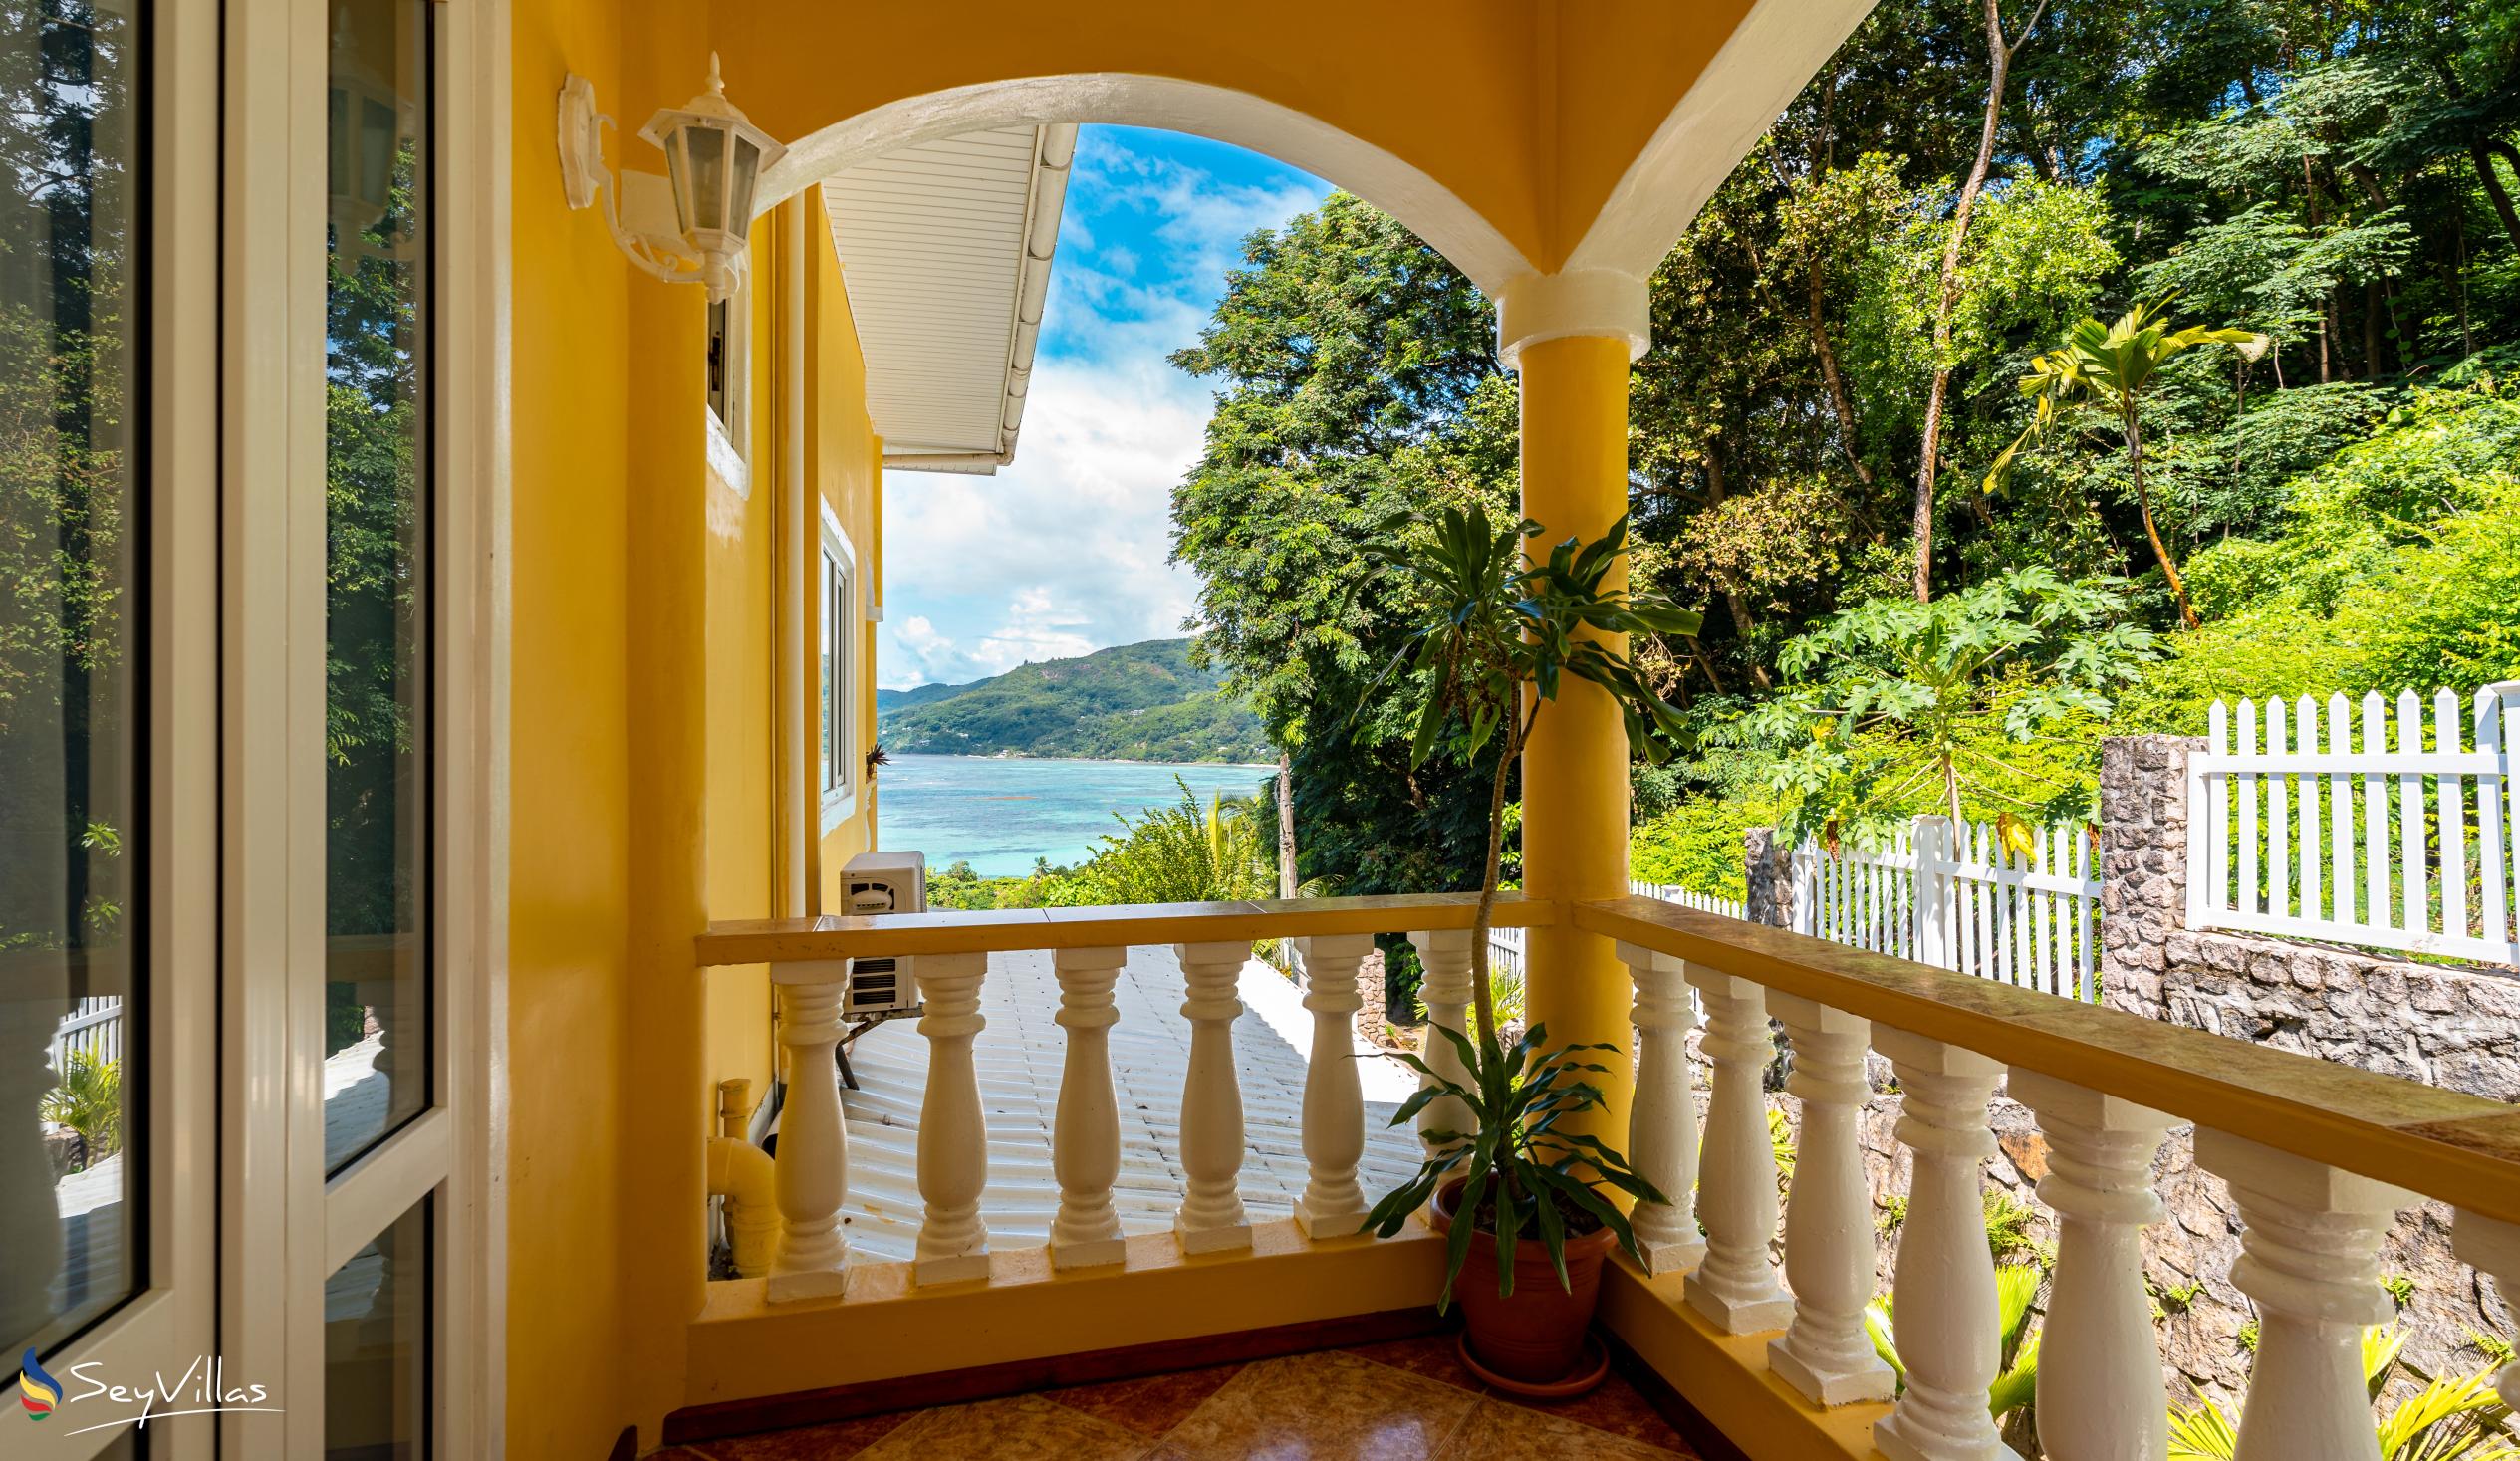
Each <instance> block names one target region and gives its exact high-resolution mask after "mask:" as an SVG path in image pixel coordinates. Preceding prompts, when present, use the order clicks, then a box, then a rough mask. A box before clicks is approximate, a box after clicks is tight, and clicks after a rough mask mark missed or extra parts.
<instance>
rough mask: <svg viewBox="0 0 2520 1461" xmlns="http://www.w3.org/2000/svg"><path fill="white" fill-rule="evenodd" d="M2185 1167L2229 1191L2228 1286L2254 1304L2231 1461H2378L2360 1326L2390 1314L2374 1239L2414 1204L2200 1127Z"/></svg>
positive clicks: (2394, 1191) (2386, 1189)
mask: <svg viewBox="0 0 2520 1461" xmlns="http://www.w3.org/2000/svg"><path fill="white" fill-rule="evenodd" d="M2196 1165H2198V1166H2200V1167H2203V1168H2204V1169H2205V1170H2207V1171H2209V1172H2212V1173H2214V1174H2215V1175H2217V1176H2219V1177H2221V1178H2222V1179H2223V1180H2224V1181H2225V1182H2227V1183H2229V1184H2230V1186H2231V1199H2232V1202H2233V1203H2234V1204H2235V1205H2236V1206H2238V1208H2239V1209H2240V1223H2241V1227H2240V1258H2239V1261H2238V1262H2236V1263H2234V1264H2232V1265H2231V1285H2232V1287H2233V1288H2236V1289H2238V1290H2239V1291H2240V1292H2241V1293H2243V1294H2246V1295H2248V1296H2249V1298H2251V1299H2252V1300H2254V1301H2256V1303H2257V1313H2258V1340H2257V1358H2256V1359H2255V1360H2254V1361H2253V1362H2252V1363H2251V1364H2250V1366H2249V1395H2248V1401H2247V1403H2246V1404H2245V1406H2244V1407H2243V1408H2242V1410H2241V1414H2240V1443H2239V1445H2238V1446H2237V1447H2236V1448H2235V1449H2234V1450H2233V1452H2232V1455H2233V1457H2234V1461H2300V1458H2303V1457H2318V1458H2319V1461H2350V1458H2354V1457H2362V1458H2364V1461H2378V1458H2379V1456H2380V1443H2379V1441H2378V1440H2377V1439H2375V1438H2374V1435H2373V1431H2372V1402H2371V1396H2370V1394H2369V1393H2368V1392H2367V1390H2366V1389H2365V1385H2364V1379H2363V1331H2364V1330H2365V1329H2366V1328H2367V1327H2369V1326H2372V1325H2376V1324H2384V1323H2387V1322H2388V1320H2389V1318H2390V1316H2391V1315H2392V1313H2394V1306H2393V1305H2392V1304H2391V1303H2390V1299H2389V1293H2388V1291H2387V1290H2385V1289H2383V1288H2381V1286H2380V1242H2381V1238H2382V1235H2384V1234H2385V1233H2387V1232H2388V1231H2389V1222H2390V1218H2391V1216H2392V1215H2393V1214H2394V1211H2395V1210H2396V1209H2397V1208H2399V1207H2404V1206H2411V1205H2412V1204H2414V1203H2415V1202H2418V1201H2420V1200H2421V1199H2419V1198H2417V1197H2416V1196H2415V1194H2413V1193H2411V1192H2407V1191H2405V1190H2403V1189H2401V1188H2397V1187H2392V1186H2390V1185H2389V1184H2388V1183H2386V1182H2375V1181H2373V1180H2372V1179H2370V1178H2369V1177H2358V1176H2356V1175H2354V1174H2353V1173H2351V1172H2345V1171H2340V1170H2338V1169H2337V1168H2335V1167H2332V1166H2327V1165H2325V1164H2323V1163H2320V1162H2315V1161H2312V1160H2310V1159H2309V1158H2308V1157H2300V1156H2294V1155H2293V1154H2291V1153H2290V1152H2283V1151H2277V1150H2276V1149H2275V1148H2273V1147H2271V1146H2262V1145H2260V1144H2258V1143H2257V1142H2254V1141H2250V1140H2246V1139H2244V1138H2242V1137H2238V1136H2234V1135H2232V1134H2230V1133H2229V1132H2227V1131H2215V1130H2210V1129H2208V1128H2206V1127H2202V1126H2199V1127H2197V1128H2196ZM2044 1367H2045V1366H2044V1365H2043V1366H2042V1368H2044Z"/></svg>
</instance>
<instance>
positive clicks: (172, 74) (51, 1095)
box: [0, 0, 218, 1457]
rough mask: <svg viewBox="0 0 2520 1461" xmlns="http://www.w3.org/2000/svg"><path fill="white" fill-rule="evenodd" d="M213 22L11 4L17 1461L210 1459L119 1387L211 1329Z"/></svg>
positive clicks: (10, 851)
mask: <svg viewBox="0 0 2520 1461" xmlns="http://www.w3.org/2000/svg"><path fill="white" fill-rule="evenodd" d="M214 19H215V18H214V17H206V18H205V16H204V15H203V14H202V13H201V12H200V8H199V7H194V8H193V13H191V14H165V13H161V10H160V8H159V7H157V6H153V5H148V4H143V3H138V0H119V3H118V0H0V104H4V105H0V1377H5V1379H6V1385H7V1388H6V1391H5V1393H6V1396H7V1398H8V1400H9V1401H10V1402H11V1403H9V1404H8V1405H7V1406H6V1412H5V1413H0V1454H6V1455H9V1456H12V1457H16V1456H20V1455H26V1456H62V1457H88V1456H100V1455H106V1456H131V1455H138V1454H142V1452H143V1450H145V1451H146V1453H148V1454H152V1455H167V1456H206V1455H208V1454H210V1450H209V1446H210V1440H211V1432H210V1429H209V1428H208V1426H207V1425H204V1424H196V1425H194V1426H192V1427H191V1428H190V1433H189V1434H188V1435H183V1434H177V1433H175V1432H174V1431H171V1430H161V1431H160V1433H159V1434H158V1435H156V1436H153V1437H144V1436H143V1435H142V1434H141V1431H140V1428H139V1427H138V1425H137V1424H136V1416H135V1412H134V1407H131V1406H128V1405H124V1404H118V1403H117V1402H115V1401H113V1400H112V1399H111V1398H110V1397H108V1396H105V1395H102V1394H100V1393H99V1391H100V1390H102V1389H104V1388H105V1387H107V1386H111V1385H138V1384H141V1383H144V1382H145V1377H147V1376H151V1375H153V1374H154V1373H156V1372H157V1371H159V1370H161V1369H166V1368H168V1367H169V1366H171V1369H172V1371H173V1373H175V1374H176V1375H180V1374H181V1373H182V1372H183V1371H184V1370H185V1369H186V1368H187V1366H188V1364H189V1362H190V1356H193V1355H203V1354H207V1353H208V1352H209V1350H210V1348H211V1334H212V1321H213V1316H214V1302H215V1300H214V1288H213V1275H212V1272H211V1252H212V1250H211V1241H212V1236H213V1220H212V1211H213V1192H212V1189H211V1186H210V1183H209V1180H208V1168H209V1165H210V1163H209V1153H210V1151H211V1149H212V1143H213V1141H214V1139H215V1131H214V1126H213V1118H214V1110H215V1086H214V1069H215V1060H216V1054H217V1052H216V1048H215V1036H216V1026H215V1021H214V1018H213V1011H214V1008H215V998H216V978H217V969H216V963H215V948H216V933H215V928H216V924H215V901H214V900H215V897H216V875H215V874H216V867H215V847H216V842H217V827H216V801H215V789H216V775H217V771H216V745H217V740H216V732H217V699H216V696H217V685H216V681H215V677H214V673H213V670H212V666H213V665H214V663H215V655H216V641H215V638H214V636H213V635H214V631H213V627H212V626H213V624H214V623H215V588H216V585H215V575H216V567H217V565H216V553H215V544H216V521H217V516H216V514H217V496H216V494H217V486H218V483H217V479H216V475H215V463H216V459H217V453H216V437H215V430H214V412H215V409H216V390H215V350H216V340H215V334H214V332H215V321H216V316H215V288H216V281H215V275H214V274H213V272H212V271H211V268H210V266H209V264H208V263H207V261H205V260H203V259H201V258H200V257H199V256H198V251H197V250H186V249H184V248H181V247H179V246H178V244H177V243H176V240H178V239H179V238H181V237H182V236H183V235H184V234H185V232H186V231H188V230H189V231H196V232H197V231H202V230H211V229H214V228H215V221H214V220H215V207H216V193H215V190H214V185H213V184H212V183H211V182H210V179H211V178H212V177H213V176H214V175H215V164H216V154H215V138H216V134H217V133H216V128H217V113H216V110H215V106H216V103H215V97H216V90H215V89H216V82H217V77H216V70H215V66H216V45H217V38H216V34H215V30H214V29H213V28H212V26H213V24H214ZM179 1388H180V1385H179ZM178 1403H179V1402H177V1401H175V1400H174V1399H173V1398H172V1397H171V1396H170V1397H168V1398H167V1399H166V1400H165V1401H163V1402H162V1403H161V1408H162V1409H165V1410H172V1409H175V1408H177V1406H178Z"/></svg>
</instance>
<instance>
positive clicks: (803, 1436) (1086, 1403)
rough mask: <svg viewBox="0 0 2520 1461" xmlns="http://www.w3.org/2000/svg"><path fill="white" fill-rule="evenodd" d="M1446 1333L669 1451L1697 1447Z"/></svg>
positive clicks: (1638, 1413)
mask: <svg viewBox="0 0 2520 1461" xmlns="http://www.w3.org/2000/svg"><path fill="white" fill-rule="evenodd" d="M1452 1344H1453V1338H1452V1336H1451V1335H1450V1334H1448V1333H1447V1334H1439V1335H1429V1336H1425V1337H1423V1338H1419V1339H1395V1340H1390V1341H1386V1342H1384V1343H1376V1344H1364V1345H1359V1346H1356V1347H1354V1348H1348V1349H1329V1350H1320V1351H1316V1352H1314V1353H1309V1354H1292V1355H1287V1356H1285V1357H1282V1358H1277V1359H1262V1360H1256V1361H1253V1362H1251V1363H1248V1364H1226V1365H1218V1366H1215V1367H1212V1368H1207V1369H1193V1370H1185V1371H1182V1372H1179V1373H1175V1374H1163V1375H1152V1376H1149V1377H1147V1378H1144V1379H1133V1380H1120V1381H1116V1382H1113V1383H1110V1384H1095V1385H1076V1386H1070V1387H1067V1388H1061V1389H1049V1390H1040V1391H1035V1392H1033V1393H1030V1394H1023V1395H1010V1396H1006V1397H1004V1398H1001V1399H994V1400H981V1401H977V1402H975V1403H971V1404H964V1405H940V1406H937V1407H934V1408H932V1409H926V1410H910V1411H903V1412H899V1413H896V1414H891V1415H873V1416H868V1417H866V1418H864V1419H860V1420H847V1421H840V1422H836V1423H834V1424H830V1425H820V1426H809V1427H804V1428H800V1429H796V1430H785V1431H769V1432H765V1433H762V1434H759V1435H750V1436H740V1437H735V1438H732V1439H727V1440H713V1441H702V1442H698V1443H695V1444H692V1445H688V1446H683V1447H677V1448H671V1449H668V1450H665V1451H663V1452H660V1453H658V1455H659V1457H661V1458H663V1461H801V1458H807V1457H811V1458H814V1461H851V1458H855V1461H891V1458H895V1457H919V1458H927V1457H948V1456H950V1457H957V1458H960V1457H971V1458H980V1457H991V1458H1009V1461H1015V1458H1022V1461H1031V1458H1043V1461H1191V1458H1199V1461H1228V1458H1231V1461H1241V1458H1249V1457H1264V1456H1265V1457H1270V1458H1274V1461H1328V1458H1333V1457H1339V1458H1357V1461H1365V1458H1372V1461H1422V1458H1427V1457H1435V1456H1441V1457H1445V1458H1447V1461H1491V1458H1495V1461H1502V1458H1507V1457H1511V1458H1517V1461H1679V1458H1687V1457H1691V1456H1693V1455H1695V1453H1694V1452H1692V1451H1691V1450H1690V1449H1689V1447H1688V1444H1687V1442H1685V1441H1684V1440H1682V1439H1681V1437H1680V1435H1679V1433H1678V1432H1677V1431H1675V1430H1673V1429H1672V1427H1671V1425H1670V1424H1669V1422H1667V1421H1665V1420H1664V1419H1663V1418H1662V1416H1661V1415H1660V1414H1659V1413H1657V1412H1656V1411H1655V1409H1654V1408H1653V1406H1652V1405H1651V1404H1650V1403H1649V1402H1647V1401H1646V1400H1645V1398H1644V1397H1643V1396H1642V1395H1640V1394H1638V1392H1637V1390H1636V1389H1635V1388H1634V1387H1632V1386H1630V1385H1629V1384H1628V1383H1627V1382H1626V1381H1625V1380H1623V1379H1621V1378H1620V1377H1619V1376H1618V1375H1617V1374H1613V1375H1612V1376H1611V1377H1610V1379H1609V1380H1608V1381H1606V1382H1605V1383H1604V1384H1603V1386H1602V1388H1600V1389H1598V1390H1596V1391H1594V1392H1593V1393H1592V1394H1590V1395H1587V1396H1584V1397H1583V1398H1581V1399H1578V1400H1572V1401H1567V1402H1565V1403H1562V1404H1558V1405H1537V1404H1530V1403H1526V1402H1523V1401H1519V1400H1514V1399H1511V1398H1508V1397H1505V1396H1502V1395H1497V1394H1494V1393H1491V1392H1489V1391H1487V1390H1485V1389H1484V1388H1483V1387H1482V1386H1481V1385H1480V1384H1479V1382H1478V1380H1477V1379H1476V1378H1475V1377H1474V1376H1472V1375H1471V1374H1470V1373H1469V1372H1468V1371H1466V1370H1464V1369H1463V1368H1462V1367H1461V1365H1460V1362H1459V1361H1458V1360H1457V1359H1456V1358H1455V1357H1454V1355H1453V1349H1452Z"/></svg>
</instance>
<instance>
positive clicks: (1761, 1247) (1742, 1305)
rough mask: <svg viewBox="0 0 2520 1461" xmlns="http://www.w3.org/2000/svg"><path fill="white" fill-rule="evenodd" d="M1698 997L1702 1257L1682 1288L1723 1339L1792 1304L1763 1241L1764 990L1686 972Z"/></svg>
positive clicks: (1772, 1222) (1768, 1189)
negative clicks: (1706, 1074)
mask: <svg viewBox="0 0 2520 1461" xmlns="http://www.w3.org/2000/svg"><path fill="white" fill-rule="evenodd" d="M1686 977H1687V979H1688V982H1689V983H1690V984H1692V985H1694V986H1695V987H1696V989H1697V991H1698V993H1699V994H1701V995H1703V996H1704V997H1705V1000H1706V1035H1705V1038H1704V1039H1702V1040H1700V1041H1699V1042H1698V1048H1699V1049H1700V1050H1702V1051H1704V1052H1705V1053H1706V1059H1707V1061H1708V1063H1709V1064H1711V1065H1712V1066H1713V1067H1714V1080H1713V1082H1712V1085H1713V1087H1714V1090H1713V1093H1712V1094H1711V1095H1710V1096H1709V1097H1708V1099H1707V1103H1706V1141H1705V1149H1704V1151H1703V1152H1702V1153H1701V1155H1700V1160H1701V1162H1702V1163H1703V1168H1702V1170H1701V1172H1700V1174H1699V1177H1698V1184H1697V1218H1698V1221H1699V1222H1701V1223H1703V1224H1705V1226H1706V1256H1705V1257H1704V1258H1703V1259H1702V1260H1700V1261H1699V1263H1698V1265H1697V1268H1696V1271H1695V1272H1693V1273H1691V1274H1690V1275H1689V1276H1688V1282H1687V1284H1685V1285H1684V1286H1683V1289H1684V1292H1685V1293H1686V1294H1687V1296H1688V1302H1689V1305H1690V1307H1691V1308H1693V1309H1695V1310H1696V1311H1697V1312H1698V1313H1700V1314H1702V1315H1705V1316H1706V1317H1707V1318H1708V1319H1710V1320H1712V1321H1714V1322H1715V1324H1716V1326H1717V1327H1718V1328H1720V1329H1721V1330H1723V1332H1724V1333H1726V1334H1728V1335H1749V1334H1756V1333H1758V1332H1760V1331H1762V1330H1775V1329H1783V1328H1784V1327H1785V1322H1786V1321H1787V1320H1789V1319H1792V1318H1793V1317H1794V1301H1793V1300H1792V1299H1790V1298H1788V1297H1787V1296H1786V1293H1785V1290H1784V1289H1783V1288H1782V1287H1780V1286H1779V1285H1778V1284H1777V1282H1776V1265H1775V1263H1774V1262H1773V1261H1771V1260H1770V1259H1769V1257H1768V1244H1769V1242H1770V1241H1771V1240H1773V1239H1774V1238H1775V1237H1776V1211H1777V1207H1776V1147H1775V1145H1774V1144H1773V1143H1772V1142H1770V1141H1769V1140H1768V1119H1767V1098H1766V1096H1765V1093H1764V1092H1763V1090H1762V1088H1761V1081H1762V1079H1763V1078H1764V1076H1765V1073H1766V1071H1767V1067H1768V1061H1769V1060H1770V1059H1771V1058H1773V1057H1774V1056H1775V1054H1776V1042H1775V1040H1774V1038H1773V1037H1772V1036H1771V1035H1770V1034H1769V1032H1768V1017H1767V991H1766V990H1764V989H1762V988H1760V987H1759V986H1758V985H1756V984H1753V983H1751V982H1750V981H1749V980H1747V979H1737V978H1734V977H1733V976H1732V975H1730V974H1718V973H1716V972H1714V971H1713V970H1711V969H1701V968H1690V969H1689V970H1688V972H1687V975H1686Z"/></svg>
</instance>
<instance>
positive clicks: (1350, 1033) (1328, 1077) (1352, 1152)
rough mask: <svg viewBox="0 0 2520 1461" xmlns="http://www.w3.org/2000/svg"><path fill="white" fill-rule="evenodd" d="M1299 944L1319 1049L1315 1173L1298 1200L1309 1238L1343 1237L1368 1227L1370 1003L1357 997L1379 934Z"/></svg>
mask: <svg viewBox="0 0 2520 1461" xmlns="http://www.w3.org/2000/svg"><path fill="white" fill-rule="evenodd" d="M1298 942H1299V944H1300V946H1301V948H1302V949H1303V955H1304V957H1303V964H1304V1008H1306V1009H1308V1010H1310V1011H1312V1012H1313V1053H1312V1058H1311V1064H1310V1065H1308V1066H1307V1067H1305V1070H1304V1161H1305V1164H1306V1165H1307V1166H1309V1167H1310V1168H1311V1169H1312V1173H1311V1179H1310V1180H1309V1181H1307V1182H1306V1183H1305V1184H1304V1195H1303V1196H1302V1197H1299V1198H1297V1199H1296V1200H1295V1223H1296V1226H1298V1227H1300V1228H1302V1229H1303V1230H1304V1236H1305V1237H1307V1238H1315V1239H1320V1238H1341V1237H1345V1236H1347V1235H1348V1234H1350V1233H1354V1232H1357V1231H1359V1230H1360V1229H1362V1228H1363V1227H1364V1226H1365V1214H1366V1201H1365V1193H1364V1192H1363V1191H1362V1190H1360V1189H1359V1188H1358V1186H1357V1159H1358V1158H1359V1157H1362V1156H1364V1155H1365V1090H1364V1088H1363V1087H1362V1086H1361V1085H1360V1084H1359V1083H1358V1079H1357V1059H1356V1016H1357V1011H1358V1010H1360V1009H1363V1008H1364V1007H1365V1001H1364V1000H1363V999H1361V998H1360V997H1359V996H1358V994H1357V967H1358V966H1359V965H1360V964H1363V963H1364V962H1365V956H1366V955H1367V954H1370V953H1372V952H1373V951H1374V935H1373V934H1370V933H1342V934H1335V935H1332V936H1331V937H1328V938H1307V939H1301V940H1298Z"/></svg>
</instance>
